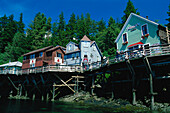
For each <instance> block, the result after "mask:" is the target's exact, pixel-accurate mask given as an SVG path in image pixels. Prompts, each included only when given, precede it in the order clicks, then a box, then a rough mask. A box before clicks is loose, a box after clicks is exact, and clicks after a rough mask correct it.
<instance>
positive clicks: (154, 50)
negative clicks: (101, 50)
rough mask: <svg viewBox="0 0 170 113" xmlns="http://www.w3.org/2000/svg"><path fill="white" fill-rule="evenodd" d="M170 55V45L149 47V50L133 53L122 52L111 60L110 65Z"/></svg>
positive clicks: (141, 49) (139, 50) (138, 50)
mask: <svg viewBox="0 0 170 113" xmlns="http://www.w3.org/2000/svg"><path fill="white" fill-rule="evenodd" d="M166 54H170V45H169V44H166V45H157V46H149V47H148V49H144V48H140V49H136V50H132V51H126V52H120V53H119V54H117V55H115V56H114V57H111V58H109V59H110V60H109V62H110V63H116V62H121V61H125V59H136V58H140V57H143V56H159V55H166Z"/></svg>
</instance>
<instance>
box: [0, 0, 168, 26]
mask: <svg viewBox="0 0 170 113" xmlns="http://www.w3.org/2000/svg"><path fill="white" fill-rule="evenodd" d="M131 1H132V2H133V4H134V6H135V8H137V9H138V10H137V11H138V12H140V15H141V16H143V17H146V16H149V19H150V20H153V21H155V20H159V22H158V23H160V24H162V25H164V24H167V21H166V20H165V19H167V18H168V15H167V11H168V5H169V4H170V0H131ZM127 2H128V0H0V16H1V17H2V16H3V15H4V14H6V15H7V16H9V15H11V14H14V17H15V19H16V20H18V19H19V16H20V13H23V21H24V23H25V24H26V26H27V25H28V24H29V23H31V21H32V20H33V19H34V17H35V15H36V14H37V13H38V12H41V13H44V14H45V16H47V17H51V18H52V22H54V21H56V20H57V19H58V16H59V14H60V13H61V11H63V13H64V18H65V20H66V22H68V20H69V18H70V15H71V14H72V13H73V12H74V13H75V14H76V15H79V16H80V15H81V14H82V13H83V14H86V13H90V15H91V18H92V19H94V20H96V21H99V20H101V19H102V18H103V19H104V20H105V21H106V22H108V20H109V18H110V17H111V16H112V17H113V18H114V19H115V20H117V18H119V20H121V17H122V16H123V15H124V13H123V11H124V10H125V8H126V5H127Z"/></svg>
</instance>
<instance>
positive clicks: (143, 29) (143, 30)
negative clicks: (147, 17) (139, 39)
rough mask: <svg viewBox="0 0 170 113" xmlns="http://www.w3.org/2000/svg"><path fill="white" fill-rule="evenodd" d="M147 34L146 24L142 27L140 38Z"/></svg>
mask: <svg viewBox="0 0 170 113" xmlns="http://www.w3.org/2000/svg"><path fill="white" fill-rule="evenodd" d="M146 34H149V32H148V27H147V24H145V25H143V26H142V36H144V35H146Z"/></svg>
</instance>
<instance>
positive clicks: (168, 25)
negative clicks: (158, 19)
mask: <svg viewBox="0 0 170 113" xmlns="http://www.w3.org/2000/svg"><path fill="white" fill-rule="evenodd" d="M167 14H168V16H169V18H168V19H166V20H167V21H168V24H166V26H167V27H168V29H169V30H170V5H169V11H168V12H167Z"/></svg>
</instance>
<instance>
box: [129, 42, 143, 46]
mask: <svg viewBox="0 0 170 113" xmlns="http://www.w3.org/2000/svg"><path fill="white" fill-rule="evenodd" d="M135 45H143V43H142V42H137V43H134V44H131V45H129V46H128V47H132V46H135Z"/></svg>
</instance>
